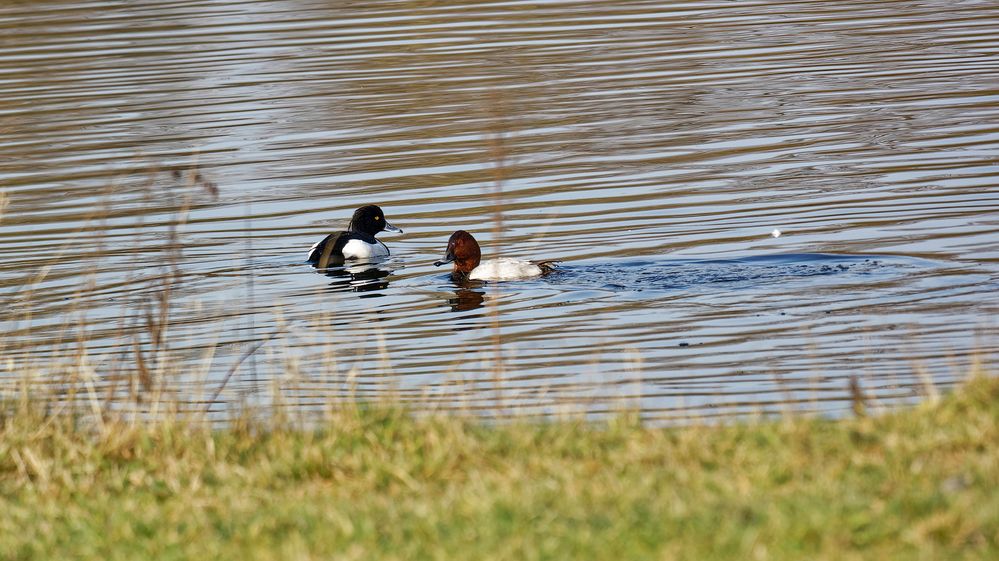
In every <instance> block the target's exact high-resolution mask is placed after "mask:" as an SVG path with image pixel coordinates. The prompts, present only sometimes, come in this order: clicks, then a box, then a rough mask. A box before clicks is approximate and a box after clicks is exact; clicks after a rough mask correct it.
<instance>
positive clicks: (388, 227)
mask: <svg viewBox="0 0 999 561" xmlns="http://www.w3.org/2000/svg"><path fill="white" fill-rule="evenodd" d="M385 231H386V232H395V233H397V234H401V233H402V228H396V227H395V226H393V225H391V224H389V223H388V220H386V221H385Z"/></svg>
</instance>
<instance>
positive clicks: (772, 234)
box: [770, 228, 780, 238]
mask: <svg viewBox="0 0 999 561" xmlns="http://www.w3.org/2000/svg"><path fill="white" fill-rule="evenodd" d="M770 235H771V236H773V237H775V238H779V237H780V230H778V229H777V228H774V231H773V232H770Z"/></svg>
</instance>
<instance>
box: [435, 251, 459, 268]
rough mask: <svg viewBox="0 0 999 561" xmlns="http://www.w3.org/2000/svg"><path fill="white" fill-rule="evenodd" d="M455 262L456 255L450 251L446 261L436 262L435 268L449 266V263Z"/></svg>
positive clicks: (446, 255) (446, 254)
mask: <svg viewBox="0 0 999 561" xmlns="http://www.w3.org/2000/svg"><path fill="white" fill-rule="evenodd" d="M452 261H454V254H453V253H451V252H450V251H449V252H447V253H445V254H444V259H441V260H440V261H434V267H440V266H441V265H447V264H448V263H450V262H452Z"/></svg>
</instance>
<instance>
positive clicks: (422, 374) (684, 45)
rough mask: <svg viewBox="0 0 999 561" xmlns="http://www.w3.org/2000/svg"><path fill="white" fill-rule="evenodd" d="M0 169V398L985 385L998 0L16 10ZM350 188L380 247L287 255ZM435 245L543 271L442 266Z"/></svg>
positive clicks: (881, 394)
mask: <svg viewBox="0 0 999 561" xmlns="http://www.w3.org/2000/svg"><path fill="white" fill-rule="evenodd" d="M0 189H2V191H3V193H4V194H5V199H6V202H7V206H6V208H5V209H4V211H3V215H2V217H0V297H2V307H3V309H2V310H0V324H2V329H3V334H4V335H3V341H2V342H0V355H2V357H3V360H2V361H0V362H3V363H4V365H3V366H2V367H0V368H2V372H3V373H2V374H0V377H2V378H3V379H4V380H6V381H7V382H10V381H12V380H16V379H18V378H19V377H23V376H24V375H25V373H27V372H45V371H47V370H46V369H49V370H51V369H52V368H53V367H55V366H57V365H61V364H77V365H78V364H80V363H81V361H83V362H84V363H85V365H86V370H87V372H90V373H92V374H93V375H94V377H93V378H92V379H90V380H88V381H87V383H88V384H90V385H89V386H88V387H90V388H93V389H96V390H97V391H98V392H101V395H106V396H110V397H116V396H125V395H126V394H128V393H129V392H130V391H131V392H133V393H134V392H135V391H136V390H135V388H136V387H137V384H138V387H140V388H141V389H145V390H146V391H150V389H151V388H158V387H169V388H170V389H171V391H172V392H175V393H174V394H173V395H174V397H175V398H176V399H178V400H180V401H181V402H184V403H191V404H194V405H195V406H197V407H200V406H202V404H204V405H205V406H206V407H208V408H210V409H211V410H212V411H216V412H219V411H225V410H226V409H227V407H229V406H231V405H232V404H236V403H259V404H264V405H274V406H276V405H278V404H280V405H281V406H288V407H292V408H294V409H299V410H303V411H304V410H308V409H310V408H318V407H323V406H324V405H326V404H329V403H332V402H337V401H342V400H347V399H369V398H377V397H379V396H391V397H392V398H393V399H402V400H406V401H410V402H411V403H412V404H413V406H414V407H424V406H432V407H434V408H441V409H450V408H460V409H463V410H471V411H482V412H487V413H500V414H503V413H508V412H513V411H516V412H524V413H528V414H548V413H552V412H558V411H563V410H571V411H584V412H588V413H590V414H593V415H599V414H600V413H602V412H605V411H608V410H613V409H615V408H617V407H619V406H621V405H622V404H623V405H626V406H629V407H640V408H641V410H642V411H643V413H644V415H645V416H646V417H647V418H649V419H659V420H669V419H674V418H679V417H685V416H688V415H727V414H733V413H747V412H754V411H763V412H777V411H784V410H787V409H793V410H819V411H823V412H826V413H829V414H838V413H840V412H845V411H849V410H850V407H851V395H854V396H855V395H856V394H855V393H854V394H851V391H850V390H849V387H850V380H851V379H853V380H855V381H856V383H858V384H859V386H860V387H862V388H863V390H862V391H863V392H864V394H865V395H866V397H867V398H868V399H870V400H871V401H872V402H874V403H879V404H890V403H895V402H905V401H911V400H913V399H918V397H919V396H920V395H921V394H923V393H925V392H926V391H932V389H933V388H941V389H943V388H946V387H947V386H949V385H951V384H953V383H955V382H957V381H959V380H960V379H962V378H963V377H964V376H966V375H967V373H968V372H969V370H970V369H971V368H972V366H973V365H974V364H984V365H985V367H986V368H991V369H992V370H993V371H995V370H994V368H995V366H994V365H995V364H996V361H995V357H996V351H997V348H999V342H997V338H996V334H997V327H999V325H997V321H996V312H997V311H999V299H997V298H996V294H997V291H996V289H997V287H999V4H997V3H995V2H978V1H967V2H960V1H957V2H956V1H953V0H948V1H942V0H940V1H879V2H863V1H860V2H847V3H832V2H791V3H788V2H773V1H770V0H760V1H751V2H697V1H694V2H679V3H677V2H618V1H613V2H590V1H587V2H522V1H497V2H491V1H483V2H464V3H463V2H449V3H436V2H403V1H388V2H378V1H376V2H363V3H362V2H349V1H347V2H329V1H323V2H319V1H313V0H297V1H292V0H288V1H251V2H232V1H229V0H217V1H200V0H192V1H183V2H179V1H176V0H164V1H148V2H138V3H137V2H124V1H120V2H108V1H102V0H95V1H89V2H75V1H42V2H20V1H10V0H8V1H5V2H0ZM366 203H377V204H379V205H381V206H382V207H383V208H384V209H385V213H386V215H387V218H388V219H389V221H391V222H392V223H393V224H395V225H396V226H398V227H401V228H402V229H403V230H405V232H404V233H403V234H388V233H384V234H382V235H380V238H381V239H382V240H383V241H385V242H386V244H387V245H388V246H389V247H390V248H391V250H392V257H391V258H390V259H389V260H388V261H386V262H384V263H380V264H378V266H377V267H376V268H375V269H374V270H373V271H372V270H368V271H367V272H363V271H359V270H357V269H351V268H348V269H347V270H338V271H333V272H331V274H329V275H325V274H320V273H317V272H316V271H315V270H314V269H312V268H311V267H310V266H308V264H306V263H305V255H306V252H307V251H308V249H309V247H310V246H311V245H312V244H313V243H314V242H316V241H318V240H319V239H321V238H322V237H323V236H325V235H326V234H327V233H329V232H331V231H335V230H338V229H340V228H342V227H344V226H345V225H346V223H347V220H348V219H349V217H350V215H351V213H352V211H353V210H354V209H355V208H357V207H358V206H361V205H363V204H366ZM457 229H465V230H469V231H471V232H473V233H474V234H475V236H476V238H477V239H478V240H479V242H480V243H481V244H482V245H483V251H484V253H485V254H486V255H487V256H491V255H502V256H507V257H521V258H530V259H540V258H546V259H558V260H560V261H561V267H560V270H559V271H558V272H557V273H555V274H554V275H552V276H549V277H545V278H542V279H536V280H531V281H524V282H509V283H504V284H501V285H497V284H493V285H485V286H482V285H478V286H465V287H463V286H456V285H455V284H454V283H452V282H451V281H450V279H449V278H448V276H447V272H446V271H444V270H442V269H438V268H435V267H434V266H433V262H434V261H435V260H437V259H439V258H440V257H441V255H442V254H443V252H444V248H445V246H446V243H447V239H448V236H449V235H450V234H451V232H453V231H454V230H457ZM775 229H779V230H780V231H781V233H782V235H780V236H777V237H775V236H774V235H772V232H773V231H774V230H775ZM137 353H138V356H137ZM36 369H40V370H36ZM136 380H138V382H136ZM49 381H50V382H51V383H52V384H59V383H65V380H61V379H58V377H54V378H52V379H51V380H49ZM128 388H131V389H128ZM277 398H280V399H277ZM122 399H125V398H124V397H122Z"/></svg>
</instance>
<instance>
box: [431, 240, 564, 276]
mask: <svg viewBox="0 0 999 561" xmlns="http://www.w3.org/2000/svg"><path fill="white" fill-rule="evenodd" d="M452 262H453V263H454V267H453V268H452V269H451V279H453V280H454V281H455V282H463V281H466V280H484V281H498V280H514V279H528V278H532V277H539V276H541V275H547V274H548V273H550V272H552V271H554V270H555V263H557V261H521V260H520V259H509V258H505V257H503V258H499V259H490V260H488V261H482V250H481V249H479V243H478V242H476V241H475V238H473V237H472V234H469V233H468V232H466V231H464V230H458V231H457V232H455V233H453V234H451V239H449V240H448V241H447V252H446V253H445V254H444V259H442V260H440V261H437V262H436V263H434V265H436V266H438V267H440V266H441V265H444V264H447V263H452Z"/></svg>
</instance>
